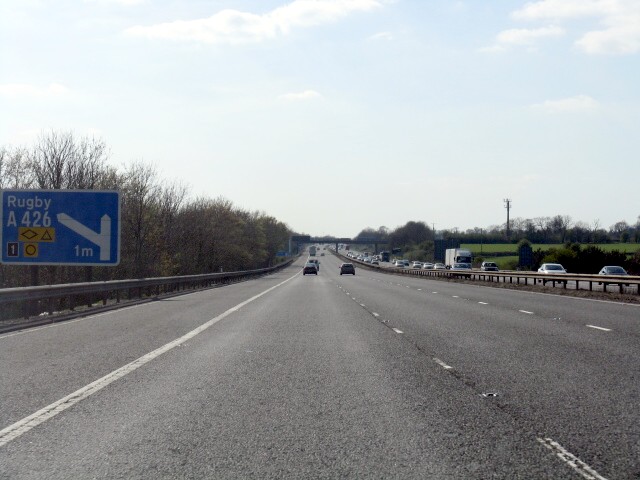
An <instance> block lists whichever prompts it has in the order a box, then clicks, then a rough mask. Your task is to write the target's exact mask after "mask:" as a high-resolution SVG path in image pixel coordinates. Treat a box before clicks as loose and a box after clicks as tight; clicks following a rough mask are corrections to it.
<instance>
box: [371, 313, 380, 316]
mask: <svg viewBox="0 0 640 480" xmlns="http://www.w3.org/2000/svg"><path fill="white" fill-rule="evenodd" d="M371 315H373V316H374V317H379V316H380V314H379V313H376V312H371Z"/></svg>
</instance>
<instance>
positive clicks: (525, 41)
mask: <svg viewBox="0 0 640 480" xmlns="http://www.w3.org/2000/svg"><path fill="white" fill-rule="evenodd" d="M564 34H565V31H564V29H562V28H560V27H557V26H554V25H550V26H548V27H542V28H512V29H509V30H504V31H502V32H500V33H499V34H498V35H497V37H496V43H495V44H494V45H492V46H490V47H484V48H481V49H480V52H482V53H502V52H507V51H509V49H510V48H511V47H515V46H526V47H529V48H531V47H535V45H536V44H537V43H538V42H540V41H541V40H543V39H545V38H554V37H561V36H563V35H564Z"/></svg>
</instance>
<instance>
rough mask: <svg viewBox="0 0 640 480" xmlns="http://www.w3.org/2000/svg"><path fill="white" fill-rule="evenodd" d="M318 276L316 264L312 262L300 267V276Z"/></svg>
mask: <svg viewBox="0 0 640 480" xmlns="http://www.w3.org/2000/svg"><path fill="white" fill-rule="evenodd" d="M307 274H309V275H312V274H313V275H318V269H317V268H316V264H315V263H312V262H307V263H305V264H304V267H302V275H307Z"/></svg>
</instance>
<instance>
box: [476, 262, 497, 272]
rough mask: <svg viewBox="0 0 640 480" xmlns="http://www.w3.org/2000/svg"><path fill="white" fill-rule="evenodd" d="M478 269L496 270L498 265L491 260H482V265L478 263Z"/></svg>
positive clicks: (484, 270)
mask: <svg viewBox="0 0 640 480" xmlns="http://www.w3.org/2000/svg"><path fill="white" fill-rule="evenodd" d="M480 270H482V271H483V272H497V271H498V265H496V264H495V263H493V262H482V265H480Z"/></svg>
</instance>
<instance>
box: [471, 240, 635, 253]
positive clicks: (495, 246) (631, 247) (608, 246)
mask: <svg viewBox="0 0 640 480" xmlns="http://www.w3.org/2000/svg"><path fill="white" fill-rule="evenodd" d="M589 245H594V246H596V247H598V248H600V249H601V250H603V251H605V252H611V251H613V250H618V251H620V252H627V253H634V252H637V251H638V250H640V243H595V244H591V243H584V244H582V246H583V247H586V246H589ZM531 246H532V248H533V250H534V251H535V250H538V249H540V250H543V251H545V250H549V249H551V248H562V247H563V246H564V245H563V244H561V243H534V244H532V245H531ZM460 248H465V249H467V250H470V251H471V253H473V254H474V255H476V256H477V255H484V256H486V255H491V254H492V253H507V252H511V253H516V252H517V249H518V245H517V244H515V243H489V244H483V245H480V244H479V243H463V244H462V245H460Z"/></svg>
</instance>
